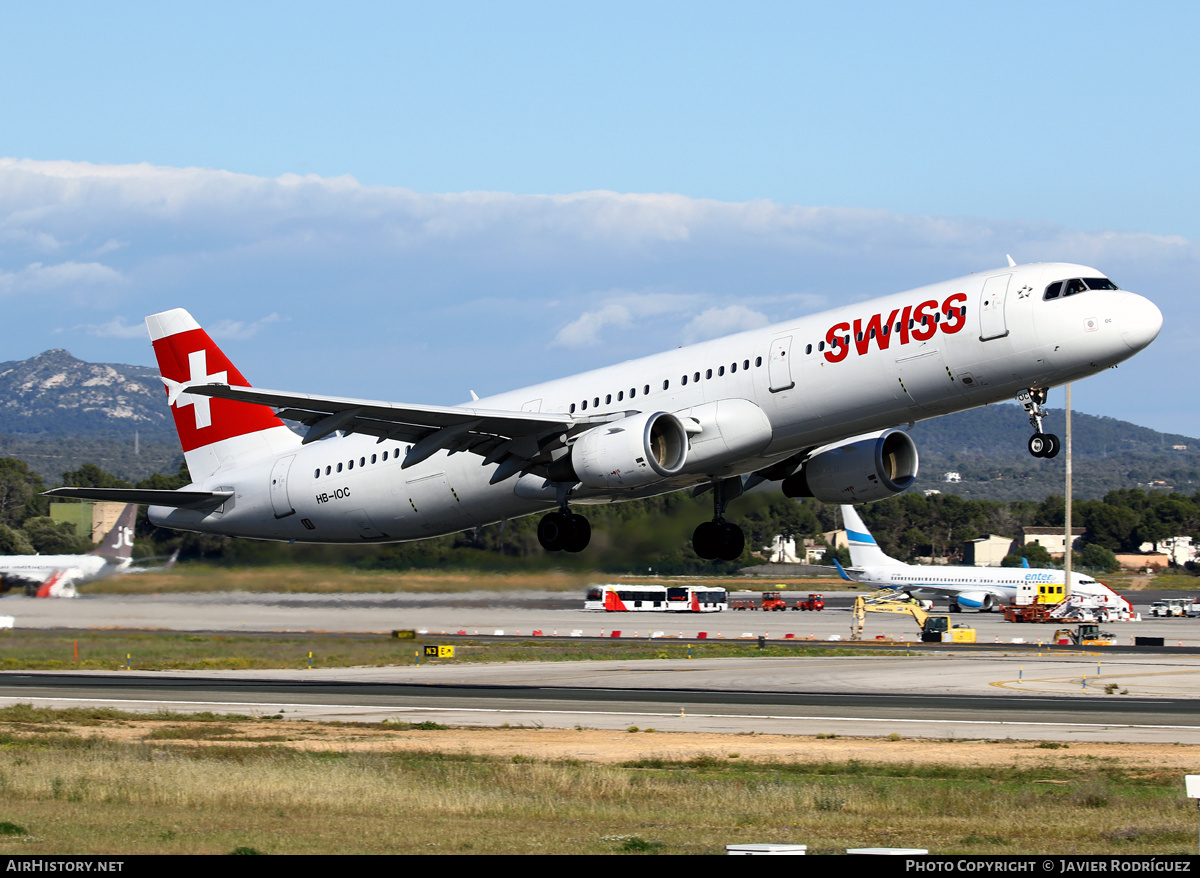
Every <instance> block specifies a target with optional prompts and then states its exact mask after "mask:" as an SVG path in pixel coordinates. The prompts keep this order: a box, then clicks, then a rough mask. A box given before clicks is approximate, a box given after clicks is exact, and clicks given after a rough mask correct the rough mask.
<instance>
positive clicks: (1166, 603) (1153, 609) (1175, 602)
mask: <svg viewBox="0 0 1200 878" xmlns="http://www.w3.org/2000/svg"><path fill="white" fill-rule="evenodd" d="M1194 603H1195V602H1194V601H1193V600H1192V599H1191V598H1167V599H1166V600H1163V601H1155V602H1154V603H1152V604H1151V605H1150V615H1151V616H1160V617H1167V618H1170V617H1174V616H1178V617H1180V618H1183V617H1185V616H1187V615H1189V609H1190V608H1191V607H1192V606H1193V605H1194Z"/></svg>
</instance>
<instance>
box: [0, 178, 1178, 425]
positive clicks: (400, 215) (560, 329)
mask: <svg viewBox="0 0 1200 878" xmlns="http://www.w3.org/2000/svg"><path fill="white" fill-rule="evenodd" d="M0 247H2V249H0V296H3V297H4V306H5V320H4V321H0V349H3V350H4V351H5V353H4V358H6V359H9V358H13V357H16V356H22V357H23V356H28V355H31V354H33V353H37V351H39V350H42V349H44V348H46V347H51V346H59V345H61V338H59V339H51V338H50V335H51V334H52V333H53V332H54V331H55V330H56V329H57V328H59V327H61V326H63V325H69V324H67V319H72V320H79V321H80V325H79V326H78V327H77V328H78V329H79V330H80V331H79V333H78V339H79V341H78V342H72V344H73V345H77V346H78V348H77V349H76V350H73V351H72V352H73V353H75V354H76V356H82V357H84V358H85V359H92V360H94V361H98V362H116V361H122V360H124V361H126V362H130V361H134V362H147V361H148V360H149V358H150V354H149V349H148V348H147V346H146V345H145V344H144V339H143V337H142V336H141V334H140V333H141V330H140V327H138V324H136V323H135V322H134V321H133V320H132V316H130V317H129V320H130V322H128V323H127V322H126V316H125V315H139V314H150V313H154V312H156V311H161V310H163V309H165V308H170V307H187V308H189V309H190V310H191V311H192V312H193V314H195V316H196V317H197V319H198V320H200V322H201V323H202V324H205V325H207V326H208V327H209V331H210V332H211V333H212V334H213V335H214V336H215V337H220V338H222V339H224V340H227V341H229V342H238V341H244V340H246V339H248V338H252V337H253V338H254V339H255V343H254V344H253V345H249V346H246V347H245V348H243V349H241V350H240V351H239V352H238V353H237V355H236V357H235V359H236V360H237V361H238V362H239V364H241V363H243V362H245V364H246V365H245V369H246V370H248V371H250V370H252V371H253V373H254V374H255V376H256V377H257V378H258V379H259V380H261V381H262V382H263V383H264V384H266V385H267V386H272V385H274V386H295V387H297V388H298V389H309V390H313V391H314V392H340V393H343V394H344V395H355V396H364V397H366V396H369V397H376V398H394V399H404V398H408V399H411V400H412V401H429V402H439V401H447V400H457V399H459V398H461V396H462V388H464V387H475V388H476V389H477V390H479V391H480V392H481V393H490V392H500V391H503V390H507V389H511V388H513V387H517V386H521V385H522V384H528V383H534V382H535V381H541V380H547V379H550V378H555V377H560V376H563V375H567V374H571V373H572V372H576V371H582V370H584V369H589V368H594V367H597V366H602V365H605V364H607V363H610V362H613V361H615V360H618V359H624V358H630V357H635V356H641V355H645V354H649V353H653V352H655V351H658V350H662V349H664V348H667V347H671V346H674V345H676V344H680V343H686V342H690V341H695V340H700V339H704V338H709V337H712V336H713V335H717V334H720V333H722V332H726V331H734V330H741V329H746V328H750V327H752V326H757V325H761V324H762V323H763V322H775V321H782V320H787V319H791V318H794V317H797V316H801V315H803V314H806V313H813V312H815V311H817V310H819V309H821V308H824V307H829V306H830V305H835V304H841V303H843V302H851V301H861V300H865V299H868V298H871V297H873V296H877V295H882V294H886V293H892V292H897V291H899V290H903V289H911V288H914V287H918V286H921V285H923V284H927V283H934V282H937V281H941V280H945V279H948V278H952V277H957V276H961V275H965V274H968V273H970V272H973V271H980V270H985V269H989V268H993V267H999V266H1002V265H1004V255H1005V253H1012V254H1013V257H1014V258H1015V259H1016V260H1017V261H1019V262H1035V261H1071V262H1082V263H1085V264H1089V265H1093V266H1095V267H1096V268H1097V269H1099V270H1101V271H1104V272H1106V273H1108V274H1109V275H1110V276H1112V277H1113V278H1114V279H1115V280H1117V281H1118V282H1119V283H1121V284H1122V285H1123V286H1127V287H1128V288H1131V289H1135V290H1137V291H1139V292H1142V293H1145V294H1146V295H1148V296H1150V297H1151V298H1152V299H1154V300H1155V301H1156V302H1157V303H1158V304H1159V306H1160V307H1161V308H1162V310H1163V312H1164V315H1165V317H1166V324H1165V328H1164V330H1163V338H1162V339H1160V341H1159V342H1157V343H1156V344H1155V345H1154V346H1152V347H1151V349H1150V350H1149V351H1147V352H1146V353H1145V354H1141V355H1139V356H1138V357H1137V358H1135V359H1134V360H1132V361H1131V362H1130V363H1129V364H1128V365H1125V366H1122V368H1121V369H1120V370H1119V371H1117V372H1113V373H1111V374H1106V376H1105V377H1104V379H1103V381H1105V382H1108V383H1107V384H1104V383H1102V381H1101V379H1099V378H1097V379H1094V381H1093V382H1091V384H1095V385H1096V386H1098V387H1104V388H1105V389H1106V390H1105V392H1104V394H1103V400H1102V404H1103V405H1104V406H1107V408H1101V407H1100V405H1098V406H1097V407H1096V408H1095V411H1096V413H1101V414H1113V415H1115V416H1120V415H1121V412H1122V410H1123V408H1124V407H1126V406H1128V405H1132V403H1128V402H1122V400H1139V399H1144V397H1145V394H1144V392H1143V391H1144V387H1146V386H1150V385H1152V384H1155V383H1156V382H1157V381H1158V380H1159V376H1160V375H1161V374H1168V373H1169V371H1170V366H1171V364H1172V363H1171V360H1172V359H1176V358H1178V356H1179V355H1180V353H1179V351H1180V350H1181V348H1180V345H1182V341H1179V340H1180V339H1182V335H1181V333H1182V331H1183V329H1182V328H1183V327H1184V326H1186V325H1188V324H1189V322H1190V321H1191V318H1192V316H1193V312H1194V310H1195V306H1194V290H1193V287H1194V278H1195V277H1196V276H1197V275H1198V274H1200V242H1197V241H1190V240H1186V239H1182V238H1178V237H1165V236H1157V235H1149V234H1125V233H1115V232H1101V233H1092V232H1083V231H1079V230H1075V229H1069V228H1065V227H1062V226H1055V225H1051V224H1049V223H1044V222H1031V221H1023V220H1013V219H1008V220H993V219H987V218H978V217H930V216H912V215H902V214H896V213H890V212H887V211H880V210H865V209H859V208H841V207H808V206H803V205H785V204H778V203H775V202H771V201H750V202H741V203H736V202H721V201H715V200H711V199H698V198H689V197H686V196H682V195H675V194H653V193H651V194H645V193H618V192H606V191H594V192H579V193H567V194H556V195H514V194H510V193H503V192H462V193H448V194H426V193H418V192H414V191H412V190H409V189H404V188H398V187H384V186H366V185H363V184H361V183H359V182H358V181H356V180H355V179H354V178H352V177H338V178H320V177H315V176H298V175H285V176H282V177H279V178H274V179H269V178H262V177H254V176H250V175H247V174H236V173H230V172H228V171H221V170H211V169H205V168H165V167H154V166H151V165H145V164H141V165H120V166H109V165H95V164H88V163H83V162H39V161H32V160H27V159H0ZM101 260H102V261H101ZM68 306H69V307H74V308H76V309H80V310H83V309H86V310H87V311H88V312H89V316H88V317H86V318H84V317H76V318H67V319H64V318H63V316H62V311H63V308H64V307H68ZM254 314H260V315H262V314H266V315H268V316H267V317H263V318H259V319H253V317H252V315H254ZM280 315H283V316H282V317H281V316H280ZM218 316H219V317H223V318H224V319H220V320H218V319H216V318H217V317H218ZM282 319H286V320H288V326H287V331H286V332H281V331H276V332H266V331H264V329H265V328H266V327H267V326H268V325H269V324H270V323H273V322H276V321H279V320H282ZM233 346H234V345H231V347H233ZM1160 350H1162V351H1170V352H1171V356H1170V357H1166V356H1162V355H1160V354H1159V353H1158V351H1160ZM414 352H422V355H421V356H414ZM232 355H233V353H232V352H231V356H232ZM364 363H366V364H369V368H364ZM485 384H486V385H489V386H485ZM1088 386H1089V382H1084V383H1082V385H1081V387H1082V388H1084V389H1083V390H1079V391H1076V397H1075V398H1076V400H1077V404H1079V403H1078V400H1080V398H1081V397H1080V395H1079V394H1081V393H1082V394H1084V395H1086V393H1087V390H1086V388H1087V387H1088ZM1168 406H1169V403H1167V402H1165V401H1164V402H1163V403H1162V412H1163V414H1162V416H1161V417H1162V419H1163V423H1162V424H1161V426H1160V428H1161V429H1166V428H1167V426H1170V425H1169V424H1167V423H1166V421H1167V420H1168V419H1171V420H1172V421H1173V420H1175V419H1176V418H1178V417H1180V415H1179V414H1178V411H1177V407H1176V410H1175V411H1172V410H1171V409H1170V408H1168ZM1085 410H1086V409H1085ZM1195 420H1196V423H1197V432H1200V415H1197V416H1196V417H1195ZM1175 429H1177V430H1183V429H1184V427H1183V426H1182V425H1180V426H1177V427H1176V428H1175ZM1185 432H1186V430H1185Z"/></svg>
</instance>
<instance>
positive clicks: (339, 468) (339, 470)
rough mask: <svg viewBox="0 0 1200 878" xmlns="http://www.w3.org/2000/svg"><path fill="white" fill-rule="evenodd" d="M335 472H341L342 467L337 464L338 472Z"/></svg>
mask: <svg viewBox="0 0 1200 878" xmlns="http://www.w3.org/2000/svg"><path fill="white" fill-rule="evenodd" d="M337 471H338V472H339V473H340V472H341V471H342V465H341V464H340V463H339V464H338V470H337Z"/></svg>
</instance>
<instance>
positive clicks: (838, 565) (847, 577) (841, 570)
mask: <svg viewBox="0 0 1200 878" xmlns="http://www.w3.org/2000/svg"><path fill="white" fill-rule="evenodd" d="M833 566H834V567H836V568H837V572H838V576H840V577H842V579H844V580H846V581H847V582H854V580H853V579H851V578H850V574H848V573H847V572H846V571H845V569H844V568H843V567H842V565H841V563H839V562H838V559H837V558H834V559H833Z"/></svg>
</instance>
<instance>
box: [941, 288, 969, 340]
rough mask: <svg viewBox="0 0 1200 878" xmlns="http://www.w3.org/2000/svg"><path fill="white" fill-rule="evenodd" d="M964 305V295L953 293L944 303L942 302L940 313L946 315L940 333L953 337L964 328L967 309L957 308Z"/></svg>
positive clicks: (965, 300) (965, 295) (965, 298)
mask: <svg viewBox="0 0 1200 878" xmlns="http://www.w3.org/2000/svg"><path fill="white" fill-rule="evenodd" d="M966 304H967V294H966V293H955V294H954V295H952V296H947V297H946V301H944V302H942V313H943V314H945V315H946V322H945V323H943V324H942V332H944V333H946V334H947V335H953V334H954V333H956V332H958V331H959V330H960V329H962V328H963V327H964V326H966V324H967V313H966V312H967V309H966V308H960V307H959V306H960V305H966Z"/></svg>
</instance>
